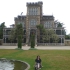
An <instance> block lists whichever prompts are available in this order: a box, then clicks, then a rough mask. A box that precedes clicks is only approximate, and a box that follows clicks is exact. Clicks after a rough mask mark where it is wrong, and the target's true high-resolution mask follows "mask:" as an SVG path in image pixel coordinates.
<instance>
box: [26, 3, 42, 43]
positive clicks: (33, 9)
mask: <svg viewBox="0 0 70 70" xmlns="http://www.w3.org/2000/svg"><path fill="white" fill-rule="evenodd" d="M42 4H43V3H42V2H35V3H34V2H32V3H27V15H26V35H27V40H26V41H27V43H28V40H29V37H30V34H31V32H33V33H35V35H36V38H37V34H36V33H37V28H36V25H38V24H40V20H41V17H42Z"/></svg>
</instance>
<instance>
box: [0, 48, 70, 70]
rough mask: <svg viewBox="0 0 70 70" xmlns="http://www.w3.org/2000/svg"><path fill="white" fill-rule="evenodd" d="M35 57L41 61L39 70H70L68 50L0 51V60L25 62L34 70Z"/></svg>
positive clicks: (69, 53) (69, 51) (69, 52)
mask: <svg viewBox="0 0 70 70" xmlns="http://www.w3.org/2000/svg"><path fill="white" fill-rule="evenodd" d="M37 55H40V57H41V59H42V65H43V68H42V69H41V70H70V50H17V49H14V50H11V49H8V50H7V49H0V58H7V59H16V60H22V61H26V62H27V63H29V64H30V69H29V70H34V64H35V62H34V60H35V58H36V56H37Z"/></svg>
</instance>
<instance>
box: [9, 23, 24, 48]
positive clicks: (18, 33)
mask: <svg viewBox="0 0 70 70" xmlns="http://www.w3.org/2000/svg"><path fill="white" fill-rule="evenodd" d="M10 39H11V40H13V39H17V43H18V48H20V49H21V48H22V40H23V27H22V24H21V23H20V24H17V25H16V27H15V28H14V29H13V30H11V33H10Z"/></svg>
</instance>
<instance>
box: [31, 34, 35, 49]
mask: <svg viewBox="0 0 70 70" xmlns="http://www.w3.org/2000/svg"><path fill="white" fill-rule="evenodd" d="M30 39H31V40H30V41H31V48H34V47H35V34H31V36H30Z"/></svg>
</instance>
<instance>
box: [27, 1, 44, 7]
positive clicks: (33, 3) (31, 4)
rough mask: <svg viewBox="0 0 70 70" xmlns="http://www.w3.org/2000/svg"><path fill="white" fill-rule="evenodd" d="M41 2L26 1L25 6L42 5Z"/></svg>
mask: <svg viewBox="0 0 70 70" xmlns="http://www.w3.org/2000/svg"><path fill="white" fill-rule="evenodd" d="M42 4H43V2H42V1H39V2H30V3H29V2H27V6H42Z"/></svg>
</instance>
